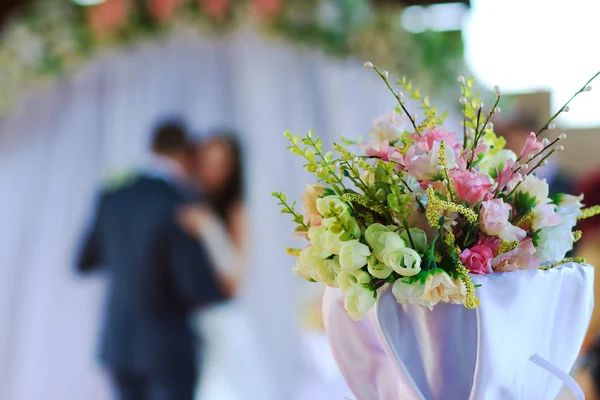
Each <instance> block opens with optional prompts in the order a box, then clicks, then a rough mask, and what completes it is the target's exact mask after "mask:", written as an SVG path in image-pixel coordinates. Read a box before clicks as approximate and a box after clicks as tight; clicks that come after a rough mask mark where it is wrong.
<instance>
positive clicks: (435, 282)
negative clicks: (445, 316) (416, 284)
mask: <svg viewBox="0 0 600 400" xmlns="http://www.w3.org/2000/svg"><path fill="white" fill-rule="evenodd" d="M463 289H464V293H465V294H464V295H466V288H464V287H462V286H459V285H457V284H456V282H455V281H453V280H452V278H450V275H448V274H447V273H446V272H445V271H444V270H442V269H438V270H434V271H433V272H431V273H429V275H428V276H427V280H426V281H425V288H424V289H423V299H424V300H425V303H426V305H427V307H429V309H432V308H433V306H435V305H436V304H437V303H439V302H443V303H451V302H457V301H458V300H461V298H462V296H461V294H462V291H463ZM463 300H464V299H463Z"/></svg>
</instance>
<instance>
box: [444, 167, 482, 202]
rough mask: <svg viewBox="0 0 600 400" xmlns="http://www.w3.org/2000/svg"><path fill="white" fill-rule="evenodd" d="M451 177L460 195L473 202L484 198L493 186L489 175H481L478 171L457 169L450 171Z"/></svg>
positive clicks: (463, 198)
mask: <svg viewBox="0 0 600 400" xmlns="http://www.w3.org/2000/svg"><path fill="white" fill-rule="evenodd" d="M450 177H451V178H452V180H453V182H454V186H455V187H456V194H457V195H458V197H459V198H461V199H462V200H465V201H467V202H469V203H471V204H475V203H478V202H479V201H481V200H483V198H484V197H485V195H486V193H487V192H488V190H489V189H490V188H491V187H492V186H493V185H492V183H491V182H490V178H489V177H488V176H487V175H479V174H478V173H476V172H469V171H462V172H461V171H457V170H455V171H452V172H451V173H450Z"/></svg>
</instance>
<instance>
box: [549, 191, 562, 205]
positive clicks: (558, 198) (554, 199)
mask: <svg viewBox="0 0 600 400" xmlns="http://www.w3.org/2000/svg"><path fill="white" fill-rule="evenodd" d="M564 195H565V194H564V193H556V194H553V195H551V196H550V200H552V203H554V204H560V203H561V202H562V199H563V197H564Z"/></svg>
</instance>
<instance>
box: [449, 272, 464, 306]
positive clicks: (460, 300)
mask: <svg viewBox="0 0 600 400" xmlns="http://www.w3.org/2000/svg"><path fill="white" fill-rule="evenodd" d="M454 284H455V285H456V287H457V288H458V290H456V291H454V292H452V293H450V295H449V297H450V303H453V304H465V302H466V301H467V286H466V285H465V283H464V282H463V281H462V279H460V278H456V279H454Z"/></svg>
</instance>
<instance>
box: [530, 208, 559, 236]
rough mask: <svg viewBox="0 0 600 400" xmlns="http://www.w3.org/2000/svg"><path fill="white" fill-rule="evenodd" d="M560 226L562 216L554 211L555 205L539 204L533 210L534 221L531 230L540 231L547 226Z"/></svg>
mask: <svg viewBox="0 0 600 400" xmlns="http://www.w3.org/2000/svg"><path fill="white" fill-rule="evenodd" d="M558 224H560V215H558V214H557V213H556V211H555V209H554V205H553V204H538V205H537V206H535V208H534V209H533V219H532V220H531V229H532V230H534V231H537V230H538V229H542V228H545V227H547V226H555V225H558Z"/></svg>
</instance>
